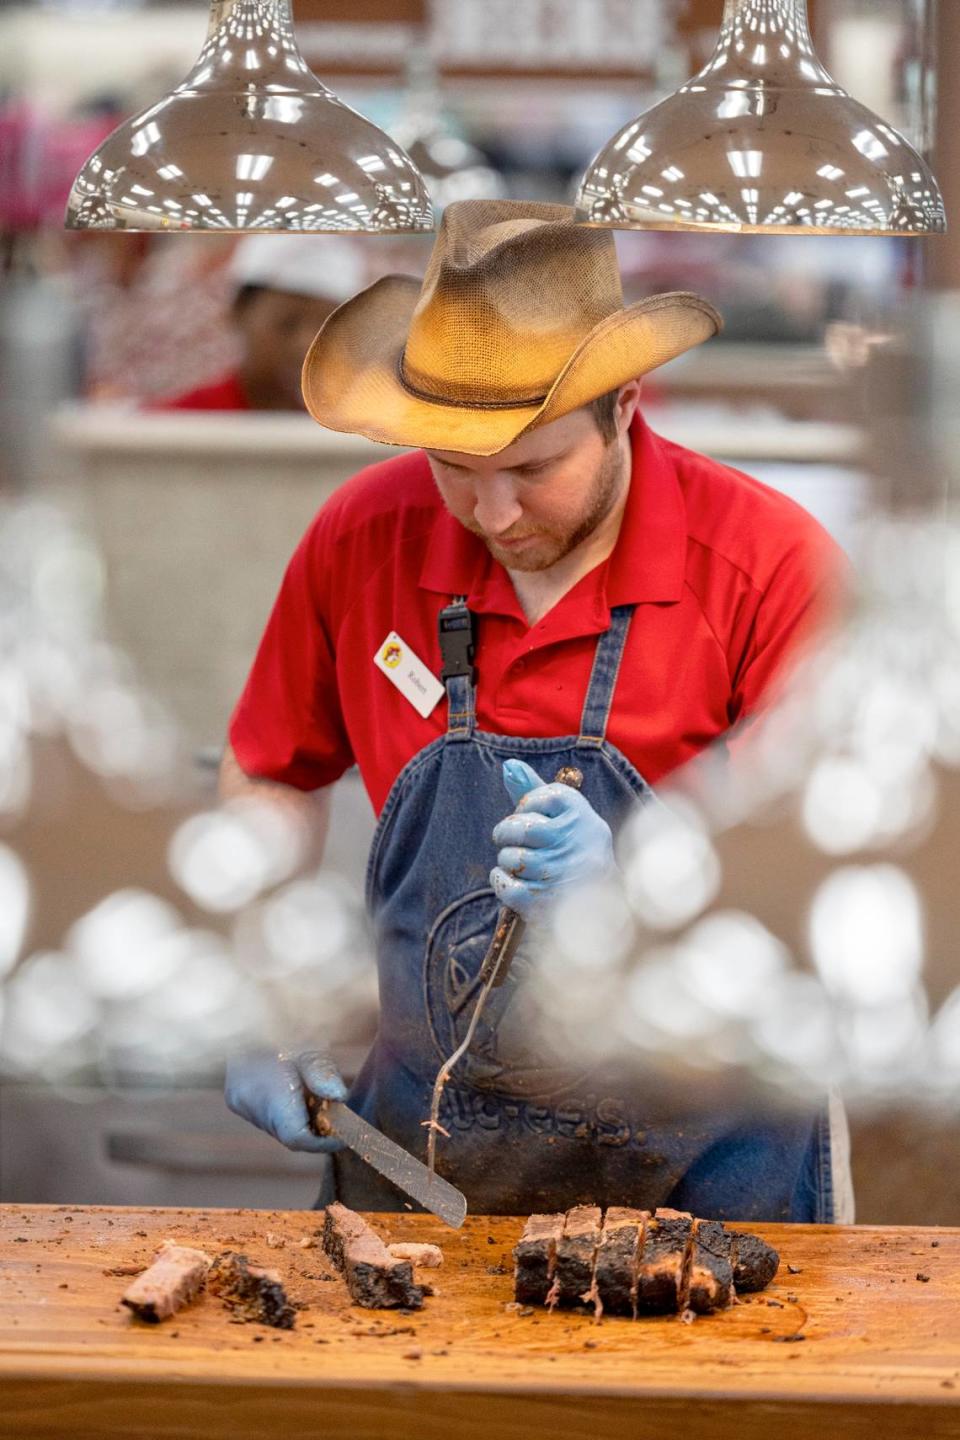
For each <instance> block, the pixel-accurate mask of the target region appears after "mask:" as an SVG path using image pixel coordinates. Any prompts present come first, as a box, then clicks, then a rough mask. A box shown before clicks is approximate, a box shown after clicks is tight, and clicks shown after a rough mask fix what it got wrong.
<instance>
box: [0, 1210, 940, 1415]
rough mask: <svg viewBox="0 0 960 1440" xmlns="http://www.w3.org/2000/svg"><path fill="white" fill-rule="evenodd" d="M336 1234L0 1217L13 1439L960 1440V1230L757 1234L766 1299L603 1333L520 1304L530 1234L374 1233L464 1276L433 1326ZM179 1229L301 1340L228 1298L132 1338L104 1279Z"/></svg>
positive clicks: (507, 1225) (164, 1216) (168, 1216)
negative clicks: (516, 1275)
mask: <svg viewBox="0 0 960 1440" xmlns="http://www.w3.org/2000/svg"><path fill="white" fill-rule="evenodd" d="M319 1219H320V1217H319V1215H318V1213H317V1212H315V1211H305V1212H303V1211H277V1212H273V1211H253V1210H238V1211H233V1210H175V1209H168V1210H160V1209H152V1210H135V1209H113V1208H107V1207H97V1208H70V1207H64V1206H26V1207H23V1206H6V1207H2V1208H0V1287H2V1288H0V1389H2V1395H3V1398H2V1401H0V1436H9V1437H14V1436H15V1437H17V1440H34V1437H38V1436H61V1435H62V1436H70V1437H72V1440H113V1437H121V1436H122V1437H124V1440H147V1437H149V1440H166V1437H171V1440H172V1437H179V1440H186V1437H194V1436H196V1437H200V1436H202V1437H205V1440H221V1437H222V1440H228V1437H229V1440H260V1437H266V1436H270V1437H280V1436H284V1437H286V1436H291V1437H296V1440H304V1437H312V1436H317V1437H319V1436H323V1437H324V1440H339V1437H344V1440H346V1437H350V1440H374V1437H377V1440H380V1437H390V1440H404V1437H407V1436H409V1437H415V1440H521V1437H523V1440H527V1437H531V1436H539V1435H543V1436H544V1437H548V1440H606V1437H614V1436H617V1437H622V1440H627V1437H629V1440H634V1437H637V1440H646V1437H648V1436H649V1437H651V1440H652V1437H657V1440H665V1437H669V1436H673V1435H676V1436H677V1437H678V1440H707V1437H710V1440H733V1437H737V1440H754V1437H761V1436H762V1437H764V1440H799V1437H813V1436H815V1437H817V1440H835V1437H842V1440H846V1437H864V1440H867V1437H869V1440H881V1437H897V1440H904V1437H912V1436H914V1435H917V1436H919V1435H923V1436H931V1437H942V1436H957V1437H960V1230H945V1229H940V1230H937V1229H910V1230H907V1229H899V1228H891V1229H867V1228H861V1227H852V1228H848V1229H847V1228H839V1227H837V1228H829V1227H820V1226H763V1227H759V1226H758V1227H756V1228H757V1230H758V1233H761V1234H762V1235H764V1237H765V1238H767V1239H768V1240H769V1241H770V1242H771V1243H772V1244H774V1245H776V1246H777V1248H778V1249H779V1250H780V1252H781V1255H782V1265H781V1273H780V1275H779V1276H778V1278H777V1281H776V1282H775V1283H774V1285H773V1286H771V1288H770V1289H769V1291H766V1292H764V1293H763V1294H762V1295H760V1296H755V1297H745V1299H744V1301H743V1302H741V1303H740V1304H738V1305H737V1306H736V1307H735V1308H733V1309H731V1310H729V1311H727V1312H725V1313H723V1314H720V1315H716V1316H710V1317H702V1318H700V1319H697V1320H696V1321H695V1322H694V1323H693V1324H689V1325H687V1324H683V1323H681V1322H680V1321H679V1320H677V1319H675V1318H670V1319H663V1320H644V1321H638V1322H630V1321H625V1320H607V1319H605V1320H603V1321H601V1322H600V1323H599V1324H598V1323H595V1322H594V1321H593V1320H591V1319H589V1318H587V1317H585V1316H580V1315H572V1314H569V1313H556V1314H547V1313H546V1312H541V1311H535V1312H529V1313H518V1311H517V1310H516V1309H515V1308H513V1309H510V1308H507V1306H508V1304H509V1303H510V1302H511V1300H512V1278H511V1254H510V1252H511V1249H512V1247H513V1244H514V1242H515V1240H516V1238H517V1236H518V1235H519V1232H520V1222H519V1221H518V1220H516V1219H489V1218H487V1217H485V1216H479V1217H476V1218H470V1219H468V1220H467V1223H466V1226H465V1227H464V1229H463V1230H462V1231H457V1232H452V1231H449V1230H447V1229H446V1227H444V1226H443V1225H441V1224H440V1223H439V1221H435V1220H433V1219H432V1218H431V1217H428V1216H421V1215H401V1216H389V1217H385V1216H377V1217H373V1219H374V1223H375V1224H376V1225H377V1227H378V1228H379V1229H380V1231H381V1233H383V1234H385V1235H386V1236H388V1238H390V1239H417V1240H432V1241H437V1242H439V1243H441V1244H442V1245H443V1249H444V1253H445V1256H446V1260H445V1264H444V1267H443V1268H442V1269H441V1270H440V1271H436V1272H424V1273H425V1274H427V1273H428V1274H429V1275H430V1278H431V1279H435V1280H436V1284H437V1286H438V1288H439V1293H438V1294H437V1295H436V1296H435V1297H433V1298H432V1299H428V1300H427V1302H426V1305H425V1308H424V1309H423V1310H422V1311H420V1312H417V1313H415V1314H406V1315H404V1314H398V1313H396V1312H386V1311H365V1310H360V1309H357V1308H355V1307H353V1306H352V1305H351V1304H350V1303H349V1300H348V1297H347V1295H346V1292H345V1289H344V1287H343V1285H342V1283H341V1282H340V1280H339V1279H338V1278H335V1277H333V1275H332V1272H331V1270H330V1267H329V1265H328V1263H327V1261H326V1259H325V1257H324V1255H323V1252H322V1250H321V1249H319V1248H317V1247H316V1246H314V1247H312V1248H303V1247H301V1246H300V1245H299V1244H298V1241H299V1240H300V1239H302V1238H312V1237H313V1236H314V1235H315V1233H316V1230H317V1227H318V1223H319ZM167 1236H170V1237H173V1238H176V1239H178V1240H180V1241H182V1242H184V1243H189V1244H197V1245H200V1246H201V1247H203V1248H205V1249H206V1250H208V1251H211V1252H215V1251H217V1250H219V1249H226V1248H231V1249H241V1250H243V1251H244V1252H245V1253H247V1254H248V1255H249V1256H250V1257H251V1259H253V1260H255V1261H257V1262H260V1263H265V1264H269V1265H273V1266H274V1267H275V1268H276V1269H278V1270H279V1271H280V1272H281V1274H282V1275H283V1276H284V1279H285V1281H286V1283H287V1287H288V1291H289V1293H290V1296H291V1298H292V1299H294V1300H296V1301H299V1302H302V1304H303V1306H304V1308H303V1309H302V1310H301V1312H300V1314H299V1315H298V1320H297V1327H296V1329H295V1330H294V1331H292V1332H280V1331H275V1330H270V1329H267V1328H266V1327H263V1326H259V1325H245V1324H238V1323H232V1322H231V1321H230V1319H229V1316H228V1314H227V1312H226V1311H225V1310H224V1309H223V1308H222V1306H221V1304H220V1302H219V1301H217V1300H215V1299H214V1298H213V1297H212V1296H207V1297H205V1298H204V1299H202V1300H201V1301H199V1302H198V1303H197V1304H196V1305H194V1306H193V1307H191V1308H190V1309H187V1310H184V1311H182V1312H181V1313H180V1314H179V1315H177V1316H175V1317H174V1318H173V1319H172V1320H170V1321H166V1322H164V1323H163V1324H161V1325H158V1326H145V1325H142V1324H140V1323H138V1322H137V1321H135V1320H134V1319H133V1318H132V1317H131V1316H130V1314H129V1312H128V1311H127V1310H126V1309H124V1308H123V1307H121V1306H120V1305H119V1303H118V1302H119V1299H120V1295H121V1293H122V1292H123V1290H124V1288H125V1286H126V1285H127V1284H128V1283H129V1282H128V1280H127V1279H125V1278H124V1277H123V1276H117V1275H112V1274H109V1273H108V1272H109V1271H110V1270H111V1269H113V1268H114V1267H116V1266H119V1265H131V1264H143V1263H145V1262H147V1261H148V1260H149V1259H151V1258H152V1256H153V1253H154V1250H155V1248H156V1246H157V1244H158V1243H159V1242H160V1241H161V1240H162V1239H164V1238H166V1237H167ZM268 1236H269V1237H270V1240H273V1241H274V1244H272V1245H271V1244H270V1242H269V1240H268ZM277 1240H280V1241H282V1242H283V1243H282V1244H280V1245H278V1244H276V1241H277ZM788 1265H792V1266H794V1267H796V1269H797V1272H798V1273H796V1274H791V1273H789V1272H788V1269H787V1266H788ZM919 1276H925V1277H928V1278H925V1279H920V1278H919ZM800 1337H803V1338H802V1339H801V1338H800Z"/></svg>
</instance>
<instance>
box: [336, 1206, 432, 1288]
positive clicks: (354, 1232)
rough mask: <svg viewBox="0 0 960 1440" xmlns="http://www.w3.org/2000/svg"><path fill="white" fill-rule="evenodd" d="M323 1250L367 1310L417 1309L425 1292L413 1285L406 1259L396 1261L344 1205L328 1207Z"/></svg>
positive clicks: (359, 1219)
mask: <svg viewBox="0 0 960 1440" xmlns="http://www.w3.org/2000/svg"><path fill="white" fill-rule="evenodd" d="M323 1248H324V1250H325V1251H326V1252H327V1254H328V1255H329V1256H330V1259H331V1260H332V1261H333V1263H334V1265H335V1266H336V1267H337V1269H338V1270H339V1271H340V1272H341V1273H342V1275H343V1277H344V1279H345V1280H346V1282H347V1289H348V1290H349V1291H350V1295H351V1297H352V1298H353V1300H354V1301H355V1303H356V1304H357V1305H362V1306H364V1308H365V1309H367V1310H397V1309H405V1310H419V1309H420V1307H421V1306H422V1305H423V1297H424V1293H425V1292H424V1290H423V1287H422V1286H420V1285H416V1284H414V1280H413V1267H412V1265H411V1264H410V1261H409V1260H397V1259H395V1258H394V1256H392V1255H391V1254H390V1252H389V1250H388V1249H387V1247H386V1245H385V1244H384V1243H383V1241H382V1240H381V1239H380V1236H379V1235H378V1234H377V1233H376V1231H375V1230H372V1229H371V1228H370V1226H369V1225H368V1224H367V1222H366V1221H365V1220H363V1219H362V1218H361V1217H360V1216H359V1215H357V1214H356V1213H355V1212H354V1211H353V1210H348V1209H347V1207H346V1206H345V1205H340V1204H337V1203H334V1204H333V1205H328V1206H327V1212H326V1217H325V1219H324V1224H323Z"/></svg>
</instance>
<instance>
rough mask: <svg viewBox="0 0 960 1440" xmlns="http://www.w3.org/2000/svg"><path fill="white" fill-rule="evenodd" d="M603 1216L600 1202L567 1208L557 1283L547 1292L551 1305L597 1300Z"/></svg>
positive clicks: (559, 1243) (555, 1270)
mask: <svg viewBox="0 0 960 1440" xmlns="http://www.w3.org/2000/svg"><path fill="white" fill-rule="evenodd" d="M602 1219H603V1211H602V1210H601V1209H600V1207H599V1205H576V1206H574V1208H573V1209H572V1210H568V1211H567V1217H566V1220H565V1221H564V1225H563V1234H562V1235H561V1236H560V1239H559V1240H558V1241H557V1251H556V1260H555V1263H554V1267H553V1283H552V1284H551V1286H550V1290H549V1292H548V1294H547V1304H548V1305H549V1306H551V1308H552V1307H553V1306H554V1305H577V1304H579V1303H580V1302H581V1301H587V1302H588V1303H589V1302H590V1301H591V1300H592V1299H593V1294H592V1286H593V1262H594V1257H595V1256H596V1253H597V1246H598V1245H599V1243H600V1227H601V1223H602Z"/></svg>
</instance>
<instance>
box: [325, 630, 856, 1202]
mask: <svg viewBox="0 0 960 1440" xmlns="http://www.w3.org/2000/svg"><path fill="white" fill-rule="evenodd" d="M458 609H459V611H460V612H462V615H461V618H462V621H463V623H464V624H466V625H469V624H470V623H471V621H472V617H471V616H470V614H469V612H468V611H467V608H466V604H465V602H462V601H455V602H454V605H453V607H447V609H446V610H445V611H444V612H443V613H444V614H445V615H447V616H449V615H450V614H451V611H453V612H454V613H457V611H458ZM632 614H633V606H631V605H623V606H618V607H615V608H614V609H613V611H612V613H611V624H610V627H609V629H608V630H606V631H605V632H604V633H603V634H602V635H600V637H599V639H598V643H597V648H596V654H595V658H594V664H593V670H592V674H591V678H590V684H589V688H588V691H587V696H586V701H585V704H584V707H583V716H582V719H581V723H580V733H579V735H575V736H572V735H568V736H563V737H559V738H545V739H531V738H517V737H514V736H510V735H496V734H490V733H487V732H485V731H481V730H478V729H477V725H476V710H475V698H474V687H473V682H472V670H471V671H469V672H468V673H467V674H456V675H452V676H450V677H449V678H447V679H446V682H445V683H446V689H447V699H448V707H449V709H448V728H447V731H446V733H445V734H444V735H442V736H440V737H439V738H438V739H436V740H434V741H433V742H432V743H431V744H429V745H427V746H426V748H425V749H423V750H422V751H420V752H419V754H417V755H415V756H414V757H413V759H412V760H411V761H409V763H408V764H407V765H406V766H405V767H404V769H403V770H402V771H401V773H400V774H399V776H398V777H397V779H396V781H395V782H394V785H393V787H392V789H391V791H390V794H389V796H388V798H387V802H386V805H385V806H384V809H383V813H382V815H381V817H380V821H379V825H378V827H377V830H376V833H375V835H374V840H373V845H372V848H371V852H370V859H369V863H368V867H367V903H368V906H369V910H370V913H371V916H372V919H373V921H374V924H375V926H376V932H377V947H378V968H379V983H380V1020H379V1028H378V1032H377V1037H376V1041H375V1043H374V1046H373V1048H372V1050H371V1052H370V1054H369V1056H368V1057H367V1059H366V1061H365V1063H364V1065H363V1067H362V1069H361V1072H360V1074H359V1076H358V1077H357V1080H356V1082H355V1084H354V1086H353V1088H352V1090H351V1094H350V1097H349V1102H348V1103H349V1104H350V1106H351V1108H352V1109H354V1110H355V1111H357V1112H358V1113H359V1114H361V1115H362V1116H364V1118H365V1119H367V1120H368V1121H370V1123H371V1124H373V1125H375V1126H376V1127H377V1128H378V1129H380V1130H382V1131H384V1132H385V1133H386V1134H387V1135H389V1136H391V1137H392V1138H393V1139H394V1140H395V1141H397V1142H398V1144H400V1145H402V1146H404V1148H405V1149H407V1150H409V1151H410V1152H411V1153H412V1154H414V1155H416V1156H419V1157H420V1158H421V1159H425V1158H426V1146H427V1132H426V1129H425V1128H424V1125H423V1121H424V1120H426V1119H427V1117H428V1116H429V1114H430V1100H431V1094H432V1090H433V1085H434V1081H435V1079H436V1076H437V1073H438V1071H439V1069H440V1066H441V1065H442V1064H443V1062H444V1060H445V1059H446V1058H447V1057H448V1056H449V1055H450V1054H451V1053H452V1052H453V1051H454V1050H455V1049H456V1048H457V1046H458V1045H459V1043H460V1041H461V1040H462V1038H463V1036H464V1033H465V1030H466V1027H467V1025H468V1024H469V1021H470V1017H471V1015H472V1013H473V1008H474V1006H475V1004H476V1000H477V994H478V989H479V986H478V972H479V969H480V965H481V962H482V960H483V957H484V954H485V953H486V949H487V946H488V944H489V942H490V938H491V935H492V933H493V928H494V922H495V918H496V914H497V909H498V904H497V900H496V898H495V896H494V893H493V891H492V889H491V887H490V884H489V879H488V877H489V872H490V869H491V866H492V865H493V864H494V863H495V848H494V845H493V841H492V839H491V832H492V831H493V828H494V826H495V825H496V824H497V822H498V821H499V820H501V819H503V817H504V815H505V814H508V813H509V812H510V802H509V799H508V797H507V795H506V792H505V790H504V786H503V779H502V773H501V767H502V763H503V761H504V760H506V759H508V758H510V757H511V756H517V757H519V758H520V759H523V760H526V761H528V762H529V763H530V764H531V765H532V766H533V767H534V769H536V770H537V771H538V772H539V773H540V774H541V775H542V776H543V777H544V779H545V780H552V778H553V776H554V774H555V773H556V771H557V770H558V769H559V768H560V767H561V766H564V765H572V766H576V767H577V768H578V769H579V770H580V771H581V772H582V774H583V786H582V793H583V794H584V796H585V797H586V798H587V800H589V801H590V804H591V805H592V806H593V807H594V809H596V810H597V811H598V812H599V813H600V814H601V815H603V816H604V818H605V819H606V820H607V822H608V824H609V825H610V826H611V828H612V829H613V831H614V833H616V831H617V829H618V827H619V826H620V825H621V824H622V822H623V820H624V819H625V818H626V816H627V815H628V813H629V812H630V811H631V810H632V809H633V808H634V807H635V806H636V805H637V804H642V803H645V802H648V801H650V800H652V798H653V792H652V791H651V789H650V787H649V786H648V785H647V783H646V781H645V780H644V779H643V777H642V775H640V774H639V773H638V771H637V770H636V769H635V768H634V767H633V765H631V764H630V762H629V761H628V760H627V759H626V757H625V756H624V755H622V754H621V753H620V751H618V750H617V749H616V748H615V747H614V746H613V745H611V744H610V742H609V741H608V740H607V739H606V729H607V721H608V717H609V714H610V709H611V704H612V700H613V693H614V689H615V686H616V682H617V674H618V671H619V668H620V663H621V660H622V657H623V652H624V646H625V642H626V638H627V633H628V631H629V627H630V621H631V617H632ZM528 973H529V961H528V960H527V958H526V957H525V954H524V949H523V947H522V946H521V949H520V951H519V953H518V954H517V956H516V958H515V960H514V962H513V965H512V967H511V970H510V974H509V976H508V978H507V981H506V983H505V984H504V985H503V986H502V987H501V988H499V989H494V990H493V991H492V992H491V994H490V997H489V1000H488V1002H487V1008H486V1010H485V1011H484V1016H483V1019H482V1021H481V1023H480V1026H479V1027H478V1030H477V1034H476V1036H475V1037H474V1041H473V1044H472V1046H471V1049H470V1051H469V1053H468V1054H467V1055H466V1056H465V1057H464V1058H463V1060H462V1061H461V1062H460V1063H459V1064H458V1065H457V1066H456V1069H455V1071H454V1073H453V1075H452V1077H451V1079H450V1080H449V1081H448V1083H447V1086H446V1089H445V1092H444V1099H443V1106H442V1109H441V1111H440V1122H441V1124H442V1125H443V1127H444V1129H445V1130H446V1131H447V1132H448V1135H449V1138H447V1137H445V1136H443V1135H438V1137H437V1169H438V1171H439V1173H440V1174H442V1175H444V1176H445V1177H446V1178H447V1179H448V1180H450V1181H451V1182H452V1183H453V1184H454V1185H456V1186H458V1187H459V1188H460V1189H461V1190H463V1192H464V1193H465V1195H466V1197H467V1202H468V1205H469V1208H470V1210H471V1212H473V1213H486V1214H528V1213H530V1212H532V1211H557V1210H564V1209H567V1208H569V1207H570V1206H572V1205H578V1204H584V1203H591V1204H597V1205H633V1206H637V1207H640V1208H646V1209H650V1208H652V1207H654V1206H656V1205H673V1206H676V1208H678V1209H684V1210H692V1211H693V1212H694V1213H695V1214H698V1215H702V1216H707V1217H712V1218H718V1219H723V1218H724V1217H730V1218H736V1219H752V1220H770V1221H777V1220H796V1221H829V1220H831V1219H832V1218H833V1214H832V1211H833V1206H832V1197H831V1169H830V1136H829V1123H828V1120H827V1116H826V1113H825V1112H824V1113H823V1114H818V1115H816V1116H811V1114H810V1113H809V1112H807V1113H805V1114H803V1115H792V1116H789V1117H786V1116H784V1115H783V1114H782V1113H778V1114H776V1115H773V1116H771V1115H765V1116H763V1117H757V1116H756V1115H752V1116H741V1117H736V1116H734V1115H731V1113H730V1112H729V1111H727V1112H726V1113H725V1114H722V1115H719V1116H714V1117H711V1118H708V1119H704V1118H703V1116H697V1117H694V1118H689V1117H684V1118H683V1119H682V1120H678V1118H677V1115H676V1112H675V1110H674V1111H673V1112H671V1104H670V1097H669V1095H662V1094H661V1095H658V1094H657V1093H656V1090H655V1087H654V1086H653V1085H652V1084H650V1083H649V1081H648V1079H647V1077H644V1076H643V1075H640V1074H638V1073H637V1072H635V1071H634V1072H633V1073H632V1074H631V1075H630V1076H624V1075H623V1074H622V1073H619V1074H618V1073H617V1072H616V1071H614V1070H607V1069H605V1068H604V1067H602V1066H601V1067H599V1068H592V1069H591V1070H590V1071H589V1072H586V1071H583V1070H581V1071H579V1072H576V1073H571V1070H570V1066H569V1063H568V1062H567V1061H566V1060H565V1059H564V1057H562V1056H559V1055H550V1054H549V1053H545V1049H546V1051H548V1050H549V1046H547V1047H544V1044H543V1037H542V1035H541V1036H539V1037H537V1038H536V1039H534V1038H533V1026H532V1025H531V1024H530V1016H529V1011H527V1010H526V1005H525V1000H527V998H528V997H527V988H528V987H526V986H525V984H524V977H525V975H526V974H528ZM332 1170H333V1174H332V1176H330V1177H329V1179H328V1181H327V1184H326V1185H325V1192H326V1193H325V1194H323V1195H321V1199H320V1202H319V1203H326V1201H327V1200H329V1199H331V1198H333V1195H332V1193H331V1182H332V1186H333V1187H335V1193H336V1195H337V1198H339V1199H340V1200H342V1201H343V1202H344V1203H345V1204H347V1205H349V1206H351V1207H353V1208H356V1209H361V1210H397V1209H400V1208H403V1207H404V1206H405V1204H406V1205H408V1204H409V1202H407V1201H406V1197H405V1196H404V1195H402V1194H401V1193H400V1192H399V1191H398V1190H396V1189H395V1188H394V1187H393V1186H392V1185H390V1184H389V1183H388V1182H387V1181H385V1180H384V1179H382V1177H381V1176H380V1175H378V1174H377V1173H376V1172H375V1171H373V1170H371V1169H370V1168H369V1167H368V1166H367V1165H365V1164H364V1163H363V1162H362V1161H361V1160H359V1159H358V1158H357V1157H356V1156H355V1155H354V1154H353V1152H352V1151H350V1150H342V1151H339V1152H338V1153H337V1154H336V1155H335V1156H334V1157H333V1166H332Z"/></svg>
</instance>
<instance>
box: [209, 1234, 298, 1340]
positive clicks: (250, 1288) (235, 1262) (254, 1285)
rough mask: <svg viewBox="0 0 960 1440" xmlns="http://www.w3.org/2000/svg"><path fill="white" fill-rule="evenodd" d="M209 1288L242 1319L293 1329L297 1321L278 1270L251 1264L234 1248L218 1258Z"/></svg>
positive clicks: (280, 1328) (283, 1328) (275, 1327)
mask: <svg viewBox="0 0 960 1440" xmlns="http://www.w3.org/2000/svg"><path fill="white" fill-rule="evenodd" d="M207 1288H208V1289H209V1290H210V1292H211V1294H213V1295H218V1296H219V1297H220V1299H221V1300H222V1301H223V1303H224V1305H226V1307H227V1309H228V1310H230V1311H232V1312H233V1314H234V1315H236V1316H237V1317H239V1318H240V1319H243V1320H248V1321H250V1322H252V1323H259V1324H261V1325H272V1326H273V1327H274V1329H276V1330H292V1329H293V1327H294V1324H295V1323H296V1318H297V1312H296V1311H295V1310H294V1308H293V1306H292V1305H291V1304H290V1302H289V1301H288V1299H287V1296H286V1292H285V1290H284V1288H283V1284H282V1282H281V1280H280V1276H279V1275H278V1274H277V1272H276V1271H275V1270H263V1269H261V1267H260V1266H259V1265H251V1264H250V1261H249V1260H248V1259H247V1257H246V1255H239V1254H237V1253H236V1251H234V1250H225V1251H224V1252H223V1254H222V1255H218V1256H217V1258H216V1260H214V1262H213V1265H212V1266H211V1267H210V1274H209V1276H208V1277H207Z"/></svg>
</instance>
